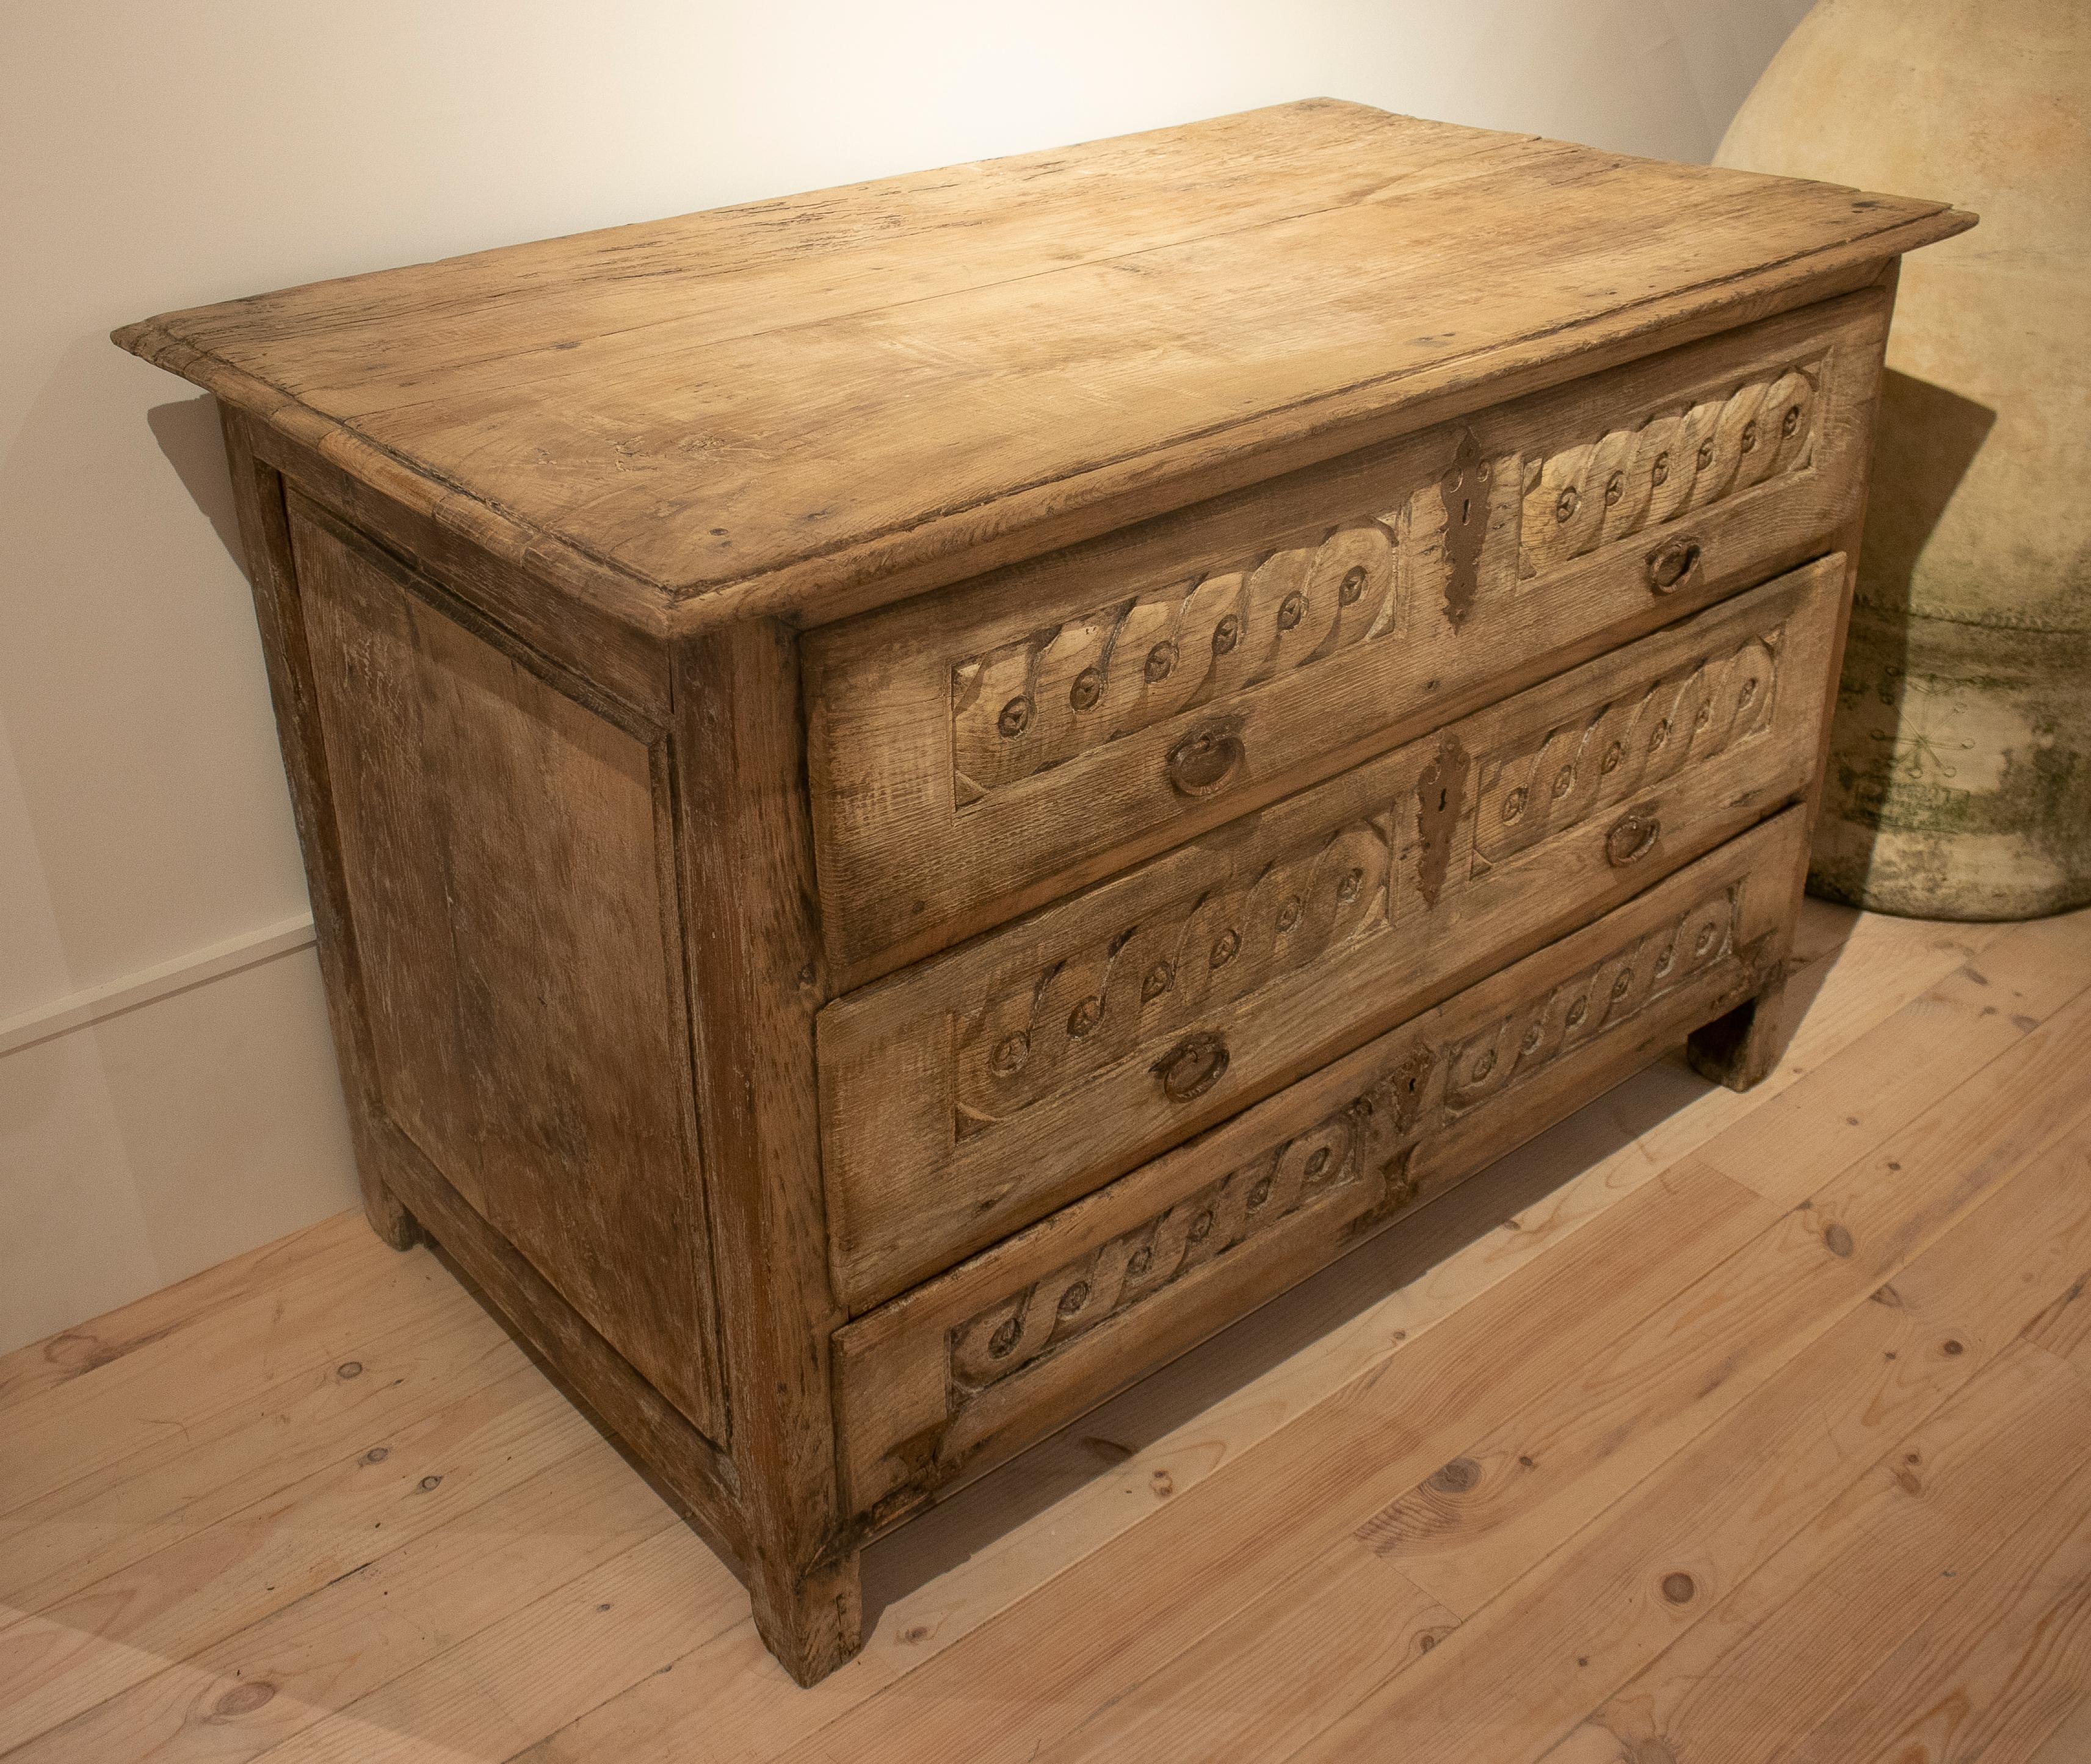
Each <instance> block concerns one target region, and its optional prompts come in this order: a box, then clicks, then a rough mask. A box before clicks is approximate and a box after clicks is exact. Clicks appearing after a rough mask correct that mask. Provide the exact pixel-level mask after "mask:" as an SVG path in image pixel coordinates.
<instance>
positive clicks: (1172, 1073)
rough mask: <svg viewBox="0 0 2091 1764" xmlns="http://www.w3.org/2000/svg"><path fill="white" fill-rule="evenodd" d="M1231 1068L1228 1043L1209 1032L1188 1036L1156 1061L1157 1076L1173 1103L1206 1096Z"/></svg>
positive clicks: (1165, 1094)
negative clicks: (1228, 1060) (1228, 1065)
mask: <svg viewBox="0 0 2091 1764" xmlns="http://www.w3.org/2000/svg"><path fill="white" fill-rule="evenodd" d="M1153 1070H1154V1075H1155V1076H1156V1077H1157V1078H1160V1079H1161V1080H1162V1095H1164V1096H1166V1097H1167V1098H1168V1099H1169V1100H1170V1101H1171V1102H1172V1103H1188V1102H1190V1101H1192V1099H1195V1098H1197V1097H1201V1096H1203V1095H1205V1092H1206V1091H1209V1090H1210V1089H1211V1088H1212V1087H1213V1086H1214V1085H1215V1084H1217V1083H1218V1082H1220V1080H1221V1078H1223V1077H1224V1076H1226V1073H1227V1043H1226V1042H1225V1041H1224V1040H1222V1039H1221V1038H1220V1037H1219V1036H1218V1035H1213V1034H1211V1033H1209V1032H1203V1033H1201V1034H1198V1035H1186V1036H1185V1037H1184V1038H1183V1040H1181V1041H1179V1042H1178V1043H1176V1045H1175V1047H1173V1048H1171V1049H1170V1050H1169V1052H1166V1053H1165V1054H1164V1055H1162V1057H1161V1058H1160V1059H1159V1060H1157V1061H1155V1062H1154V1067H1153Z"/></svg>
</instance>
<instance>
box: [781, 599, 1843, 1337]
mask: <svg viewBox="0 0 2091 1764" xmlns="http://www.w3.org/2000/svg"><path fill="white" fill-rule="evenodd" d="M1844 574H1845V566H1844V562H1843V559H1842V558H1841V557H1830V558H1826V559H1825V560H1823V561H1822V562H1820V563H1817V564H1814V565H1811V566H1809V567H1808V568H1807V569H1806V570H1802V571H1800V572H1799V573H1798V574H1796V575H1795V576H1793V577H1791V578H1788V579H1783V580H1782V581H1781V582H1778V583H1770V584H1767V585H1766V586H1765V587H1762V588H1760V589H1757V590H1755V591H1754V592H1751V593H1749V594H1747V595H1744V596H1740V597H1739V598H1737V599H1735V600H1731V601H1729V602H1727V603H1726V604H1722V605H1720V606H1718V607H1715V608H1714V609H1709V610H1708V611H1706V612H1705V613H1701V614H1700V615H1699V616H1698V617H1696V618H1693V619H1691V620H1688V621H1687V622H1684V623H1683V624H1680V625H1679V626H1676V627H1675V628H1673V629H1671V630H1666V631H1664V632H1662V633H1661V634H1660V635H1656V636H1653V637H1649V638H1647V639H1644V640H1643V641H1642V642H1641V643H1639V644H1637V645H1635V646H1633V647H1632V648H1628V649H1625V650H1623V651H1621V652H1619V653H1617V654H1615V655H1612V656H1606V657H1604V658H1603V659H1602V660H1598V661H1594V662H1591V663H1589V664H1588V665H1585V666H1584V667H1582V668H1580V669H1576V670H1574V671H1573V672H1571V673H1568V674H1566V675H1564V676H1563V677H1562V678H1559V679H1556V680H1553V681H1550V682H1547V683H1546V685H1544V686H1537V687H1535V688H1533V689H1532V690H1531V691H1528V692H1525V693H1523V694H1520V695H1518V696H1516V697H1515V698H1512V699H1508V700H1507V701H1506V702H1504V703H1501V704H1498V705H1496V706H1494V708H1491V709H1490V710H1487V711H1484V712H1477V713H1476V714H1474V715H1472V716H1468V717H1467V718H1465V719H1463V720H1462V721H1458V722H1455V723H1453V724H1451V725H1447V726H1446V728H1444V729H1441V730H1440V731H1438V733H1437V734H1434V735H1430V736H1426V737H1425V738H1423V739H1421V740H1420V741H1417V742H1412V743H1411V744H1409V745H1408V746H1404V747H1403V748H1401V749H1399V750H1398V751H1395V752H1394V753H1392V754H1390V755H1385V756H1383V757H1382V758H1381V759H1377V760H1374V761H1371V762H1369V763H1368V764H1365V765H1362V766H1359V767H1357V768H1354V769H1353V770H1352V771H1350V772H1347V773H1345V774H1343V776H1342V777H1339V778H1336V779H1334V780H1332V781H1330V782H1329V783H1328V784H1326V785H1321V786H1320V787H1318V788H1317V789H1313V790H1308V791H1304V792H1302V793H1300V794H1298V795H1296V796H1294V797H1292V798H1289V799H1287V801H1285V802H1283V803H1280V804H1278V805H1276V806H1275V807H1272V808H1270V809H1269V810H1267V811H1264V812H1263V813H1262V814H1261V815H1257V816H1253V817H1248V818H1245V819H1244V820H1240V821H1237V822H1235V823H1233V824H1230V825H1229V826H1227V827H1226V828H1222V829H1220V830H1219V831H1218V832H1216V833H1212V834H1209V835H1208V836H1207V837H1205V838H1204V839H1202V840H1200V841H1196V842H1194V843H1192V844H1190V845H1184V846H1183V847H1180V848H1179V849H1178V850H1176V851H1175V852H1172V853H1171V854H1168V855H1167V856H1166V857H1164V858H1158V859H1156V860H1154V861H1153V863H1149V864H1148V865H1145V866H1144V867H1140V868H1138V869H1136V870H1134V871H1131V872H1129V873H1127V874H1126V875H1124V876H1120V877H1118V878H1116V879H1114V880H1112V881H1110V882H1108V883H1105V884H1100V885H1099V886H1097V888H1093V889H1092V890H1090V891H1089V892H1087V893H1084V894H1081V895H1079V896H1077V897H1075V898H1073V899H1071V900H1068V901H1063V902H1060V903H1059V904H1058V905H1056V906H1052V907H1049V908H1047V909H1046V910H1044V911H1043V912H1041V913H1039V914H1036V915H1035V916H1033V918H1030V919H1026V920H1024V921H1022V922H1020V923H1018V924H1015V925H1014V926H1011V927H1008V928H1007V929H1006V930H1004V931H998V932H996V933H994V934H993V935H992V936H989V937H986V938H985V939H981V940H976V941H975V942H973V943H972V944H968V945H966V946H964V947H963V948H961V949H957V950H955V951H952V952H951V953H948V954H946V955H943V956H939V957H933V958H931V959H930V960H929V961H927V962H923V963H920V964H919V965H917V966H915V967H913V968H911V969H909V970H907V971H906V972H904V973H903V974H900V975H895V976H894V977H893V978H892V979H889V980H886V981H883V982H881V983H877V984H876V985H873V986H871V987H866V988H864V989H862V990H860V991H859V992H855V993H852V994H851V995H849V996H847V997H846V998H843V999H842V1000H839V1001H837V1002H836V1003H835V1004H834V1005H830V1006H829V1007H828V1008H827V1009H826V1010H825V1011H824V1012H823V1013H821V1025H820V1035H821V1067H822V1071H821V1078H822V1108H823V1138H824V1142H825V1149H826V1171H827V1181H828V1185H829V1192H830V1196H831V1197H832V1199H831V1211H830V1224H831V1228H832V1241H833V1244H834V1260H835V1268H834V1273H835V1281H836V1286H837V1289H838V1291H839V1293H841V1294H842V1296H843V1299H844V1301H845V1302H846V1303H847V1304H848V1305H849V1306H851V1310H860V1309H862V1308H864V1306H865V1305H866V1304H867V1303H868V1302H873V1301H878V1300H881V1299H883V1298H886V1297H890V1296H891V1295H892V1294H893V1293H895V1292H897V1291H899V1289H901V1288H902V1287H903V1286H905V1285H908V1284H912V1283H913V1282H914V1281H916V1280H920V1279H921V1278H923V1277H924V1276H926V1275H928V1274H930V1273H933V1272H934V1271H936V1270H937V1269H938V1268H939V1267H946V1266H948V1265H949V1264H950V1263H951V1262H952V1261H953V1260H955V1258H957V1257H958V1256H959V1255H960V1254H965V1253H967V1252H968V1251H971V1250H976V1249H978V1248H981V1247H982V1246H985V1245H986V1244H989V1243H991V1242H993V1241H994V1240H995V1239H996V1238H998V1237H1004V1236H1006V1235H1007V1233H1009V1232H1011V1230H1014V1229H1015V1228H1018V1227H1020V1226H1022V1225H1025V1224H1030V1223H1031V1222H1032V1221H1033V1220H1035V1219H1037V1218H1038V1217H1039V1216H1040V1215H1041V1214H1043V1213H1044V1212H1045V1211H1047V1210H1048V1209H1049V1208H1050V1207H1054V1206H1058V1205H1061V1204H1063V1203H1066V1202H1067V1201H1069V1200H1071V1199H1072V1198H1076V1196H1077V1195H1079V1194H1081V1193H1083V1192H1084V1191H1085V1190H1089V1189H1093V1188H1094V1187H1096V1186H1097V1185H1098V1184H1099V1183H1101V1182H1102V1181H1104V1180H1106V1179H1107V1178H1108V1177H1111V1176H1113V1175H1114V1174H1116V1173H1117V1172H1118V1171H1119V1170H1121V1169H1123V1168H1125V1167H1127V1165H1128V1164H1132V1163H1134V1162H1136V1161H1138V1160H1140V1158H1141V1157H1143V1156H1145V1155H1152V1153H1153V1151H1156V1150H1158V1149H1160V1148H1161V1147H1163V1146H1166V1145H1167V1144H1168V1143H1170V1142H1173V1141H1175V1140H1179V1139H1181V1138H1183V1137H1184V1136H1185V1135H1186V1134H1188V1133H1190V1132H1192V1131H1194V1130H1196V1129H1200V1128H1202V1127H1204V1126H1206V1125H1209V1124H1210V1123H1211V1122H1213V1121H1218V1120H1222V1119H1224V1118H1226V1117H1227V1116H1229V1115H1231V1114H1233V1113H1235V1112H1237V1111H1238V1110H1240V1108H1242V1107H1243V1106H1244V1104H1248V1103H1250V1102H1253V1101H1255V1100H1257V1099H1258V1098H1259V1097H1261V1096H1262V1095H1267V1094H1269V1092H1270V1091H1271V1090H1272V1089H1274V1087H1275V1086H1277V1085H1278V1084H1280V1083H1283V1082H1285V1081H1286V1080H1287V1078H1292V1077H1295V1076H1296V1075H1298V1074H1299V1073H1301V1072H1302V1071H1303V1070H1305V1069H1310V1068H1312V1067H1313V1066H1315V1065H1319V1064H1321V1062H1322V1061H1325V1060H1326V1059H1328V1058H1329V1057H1330V1056H1332V1055H1334V1054H1335V1053H1337V1052H1342V1051H1344V1050H1345V1049H1346V1048H1350V1047H1354V1046H1356V1044H1357V1043H1359V1042H1360V1040H1362V1039H1365V1037H1366V1036H1367V1035H1371V1034H1373V1033H1375V1032H1377V1030H1382V1029H1384V1028H1386V1027H1387V1026H1390V1025H1391V1024H1393V1023H1395V1022H1399V1021H1400V1020H1401V1019H1402V1018H1405V1017H1409V1016H1412V1015H1414V1014H1416V1013H1417V1012H1419V1011H1420V1010H1422V1009H1426V1008H1427V1007H1428V1006H1429V1005H1433V1004H1434V1003H1436V1002H1437V1001H1438V1000H1439V999H1441V998H1442V997H1444V996H1446V994H1447V993H1449V992H1453V991H1455V990H1456V989H1457V988H1458V987H1459V986H1461V985H1463V984H1464V983H1467V982H1468V981H1470V980H1472V979H1477V978H1479V977H1480V976H1481V975H1485V974H1486V973H1488V972H1490V970H1494V969H1496V968H1498V967H1500V966H1503V964H1504V963H1505V962H1507V961H1510V960H1513V959H1515V957H1519V956H1522V955H1524V954H1526V953H1528V952H1529V951H1531V950H1532V949H1534V948H1535V947H1537V945H1538V944H1541V942H1543V941H1545V940H1547V939H1549V938H1550V937H1554V936H1559V934H1560V933H1561V932H1563V931H1565V930H1567V928H1569V927H1571V926H1573V925H1575V924H1576V923H1579V922H1580V921H1583V920H1584V919H1588V918H1589V917H1590V916H1591V915H1592V914H1595V913H1598V912H1602V911H1603V910H1605V909H1606V907H1608V906H1612V905H1614V904H1615V903H1617V902H1618V901H1620V900H1621V899H1623V898H1624V897H1626V896H1628V894H1631V893H1635V892H1636V891H1638V890H1640V889H1642V888H1646V887H1648V886H1649V884H1651V883H1652V882H1653V881H1655V880H1658V879H1660V877H1661V876H1663V875H1664V874H1665V873H1666V871H1669V870H1670V869H1671V868H1673V867H1675V866H1676V865H1678V864H1679V863H1685V862H1688V861H1689V860H1690V859H1692V858H1695V857H1697V856H1698V855H1699V854H1701V853H1702V852H1704V851H1705V850H1708V849H1709V848H1710V847H1711V846H1713V845H1715V844H1717V843H1718V842H1719V841H1722V840H1723V839H1726V838H1728V837H1732V836H1733V835H1735V833H1739V832H1740V831H1741V830H1742V829H1743V828H1745V827H1747V826H1748V825H1749V824H1751V823H1752V822H1753V821H1755V820H1758V819H1759V818H1761V817H1762V816H1763V815H1766V814H1768V813H1770V812H1771V811H1774V810H1776V809H1777V808H1778V807H1779V806H1780V805H1781V804H1783V803H1784V802H1788V801H1791V800H1792V799H1793V798H1796V797H1799V796H1800V795H1801V794H1804V792H1805V791H1806V790H1807V789H1808V788H1809V784H1810V782H1811V781H1812V779H1813V760H1814V757H1815V753H1816V751H1817V746H1818V744H1819V741H1820V732H1821V726H1822V706H1823V703H1824V702H1825V699H1826V695H1827V692H1828V690H1829V687H1830V682H1831V681H1832V680H1833V679H1834V674H1835V667H1836V657H1835V652H1834V635H1835V630H1836V626H1837V621H1838V615H1839V609H1840V603H1841V599H1842V590H1843V581H1844ZM1781 910H1782V913H1783V914H1786V915H1789V916H1790V914H1791V903H1790V902H1782V907H1781ZM1765 977H1766V978H1770V975H1769V973H1768V974H1767V975H1766V976H1765ZM1216 1068H1217V1069H1216Z"/></svg>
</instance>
